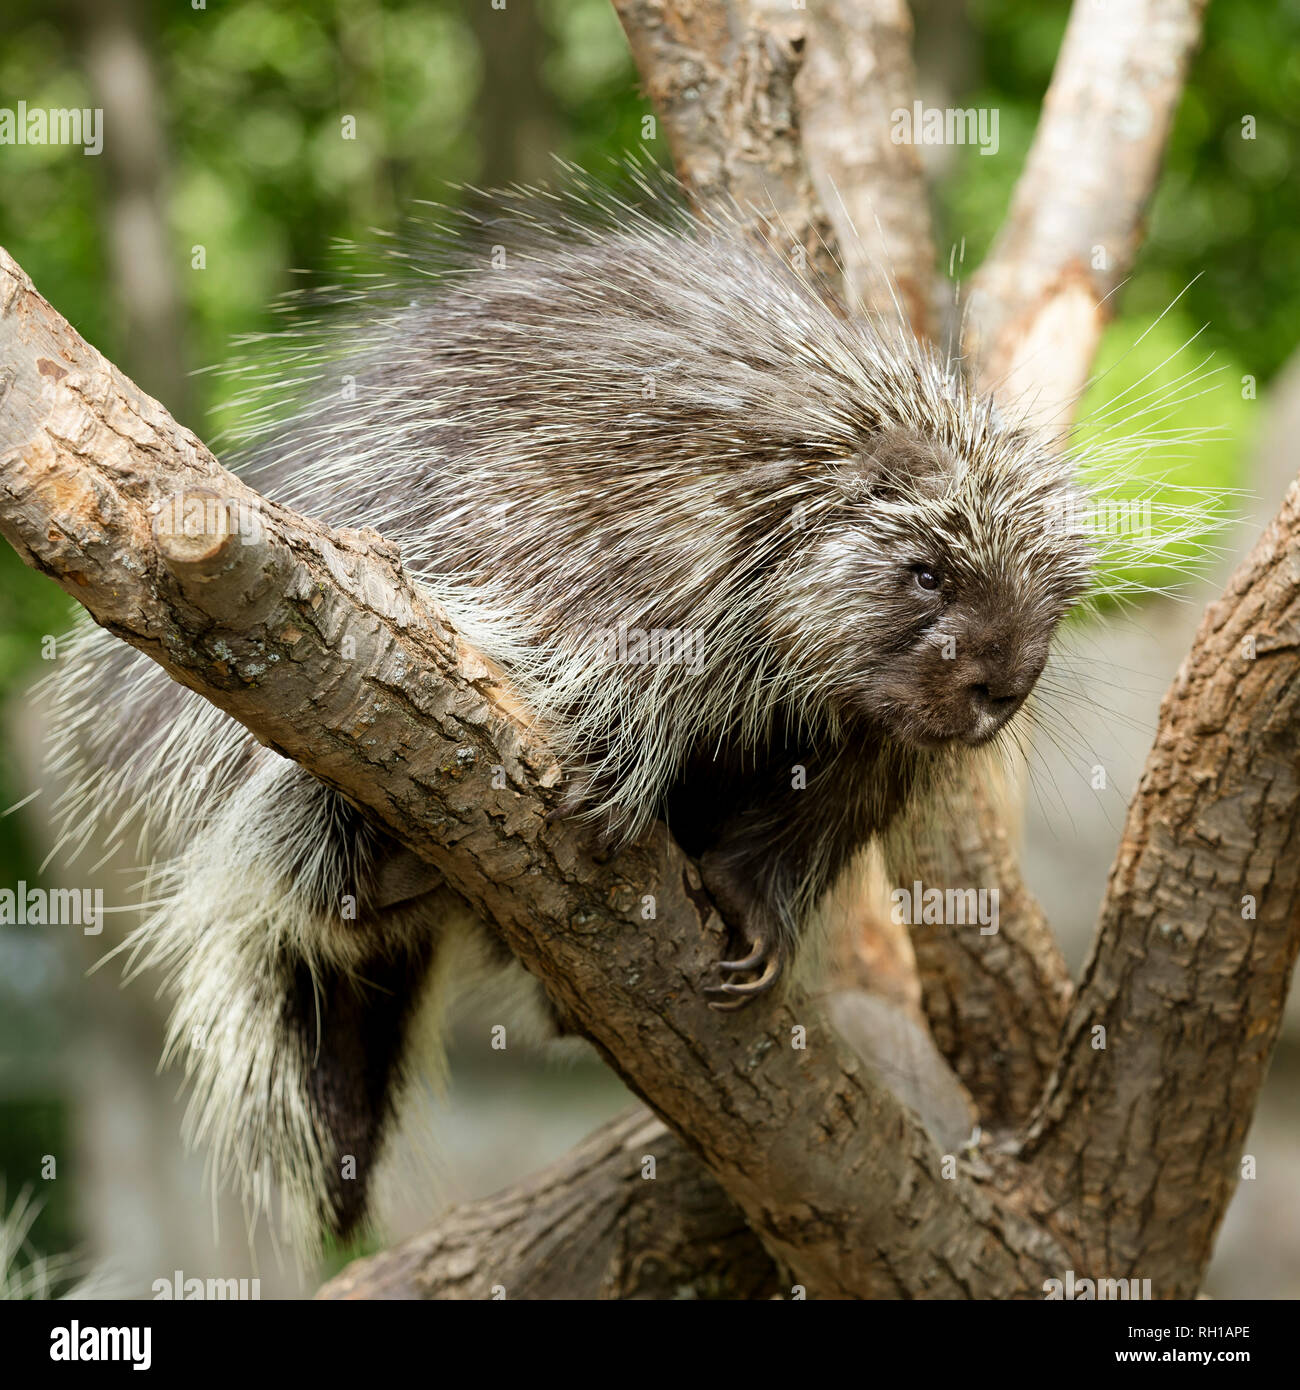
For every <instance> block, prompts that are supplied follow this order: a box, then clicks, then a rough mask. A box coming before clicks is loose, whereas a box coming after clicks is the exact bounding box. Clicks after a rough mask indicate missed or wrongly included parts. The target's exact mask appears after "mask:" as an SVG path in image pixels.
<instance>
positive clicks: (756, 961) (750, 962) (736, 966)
mask: <svg viewBox="0 0 1300 1390" xmlns="http://www.w3.org/2000/svg"><path fill="white" fill-rule="evenodd" d="M769 949H770V948H769V947H768V944H767V942H766V941H765V940H764V939H763V938H762V937H761V936H760V937H759V938H758V940H757V941H756V942H755V943H754V949H753V950H752V951H751V952H750V953H749V954H748V955H747V956H746V957H745V958H744V960H720V961H719V962H718V969H719V970H727V971H730V972H731V973H733V974H734V973H736V972H737V971H741V970H754V969H757V967H758V966H760V965H763V964H765V963H766V961H767V959H768V953H769Z"/></svg>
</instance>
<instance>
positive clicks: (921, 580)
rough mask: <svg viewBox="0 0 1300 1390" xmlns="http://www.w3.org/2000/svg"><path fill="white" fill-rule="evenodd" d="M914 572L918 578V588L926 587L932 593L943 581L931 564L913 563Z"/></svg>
mask: <svg viewBox="0 0 1300 1390" xmlns="http://www.w3.org/2000/svg"><path fill="white" fill-rule="evenodd" d="M912 574H913V576H914V577H915V579H916V585H917V588H919V589H925V590H926V591H927V592H931V593H932V592H933V591H934V590H935V589H937V588H938V587H939V585H940V583H941V582H942V581H941V580H940V578H939V575H938V573H937V571H935V570H932V569H931V568H930V566H929V565H913V566H912Z"/></svg>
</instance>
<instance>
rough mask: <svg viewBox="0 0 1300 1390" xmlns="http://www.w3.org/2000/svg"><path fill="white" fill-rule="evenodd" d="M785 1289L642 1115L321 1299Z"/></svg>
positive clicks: (677, 1151) (712, 1185)
mask: <svg viewBox="0 0 1300 1390" xmlns="http://www.w3.org/2000/svg"><path fill="white" fill-rule="evenodd" d="M647 1158H652V1159H653V1160H654V1168H653V1171H652V1172H651V1171H649V1170H648V1169H647V1166H646V1159H647ZM559 1270H563V1271H564V1277H563V1279H560V1278H558V1277H557V1271H559ZM780 1287H781V1285H780V1281H779V1279H778V1276H777V1271H776V1267H775V1266H774V1265H773V1263H772V1260H771V1257H770V1256H769V1255H768V1254H767V1252H766V1251H765V1250H764V1249H763V1247H762V1245H761V1244H760V1243H759V1241H758V1239H757V1238H756V1237H755V1235H754V1233H753V1232H752V1231H751V1230H750V1229H749V1227H748V1225H746V1223H745V1219H744V1217H743V1216H741V1214H740V1212H739V1211H738V1210H737V1209H736V1207H735V1206H734V1205H733V1204H732V1203H731V1202H730V1201H729V1200H728V1199H727V1195H726V1193H724V1192H723V1191H722V1189H721V1188H720V1187H719V1186H718V1185H717V1183H716V1182H715V1181H714V1180H713V1178H712V1177H710V1176H709V1174H708V1172H707V1170H706V1169H705V1168H704V1167H702V1166H701V1164H700V1163H699V1162H698V1161H697V1160H696V1158H695V1156H694V1155H693V1154H692V1153H691V1152H690V1151H689V1150H688V1149H687V1148H686V1146H685V1145H684V1144H682V1142H681V1141H680V1140H679V1139H677V1138H676V1136H674V1135H673V1134H671V1133H670V1132H669V1131H668V1130H666V1129H665V1128H664V1126H663V1125H662V1124H660V1122H659V1121H658V1120H656V1119H655V1118H654V1117H653V1116H652V1115H650V1114H648V1113H647V1112H646V1111H645V1110H640V1109H638V1110H635V1111H633V1112H632V1113H630V1114H628V1115H624V1116H620V1117H619V1118H618V1119H616V1120H612V1121H610V1123H609V1124H607V1125H604V1126H602V1128H600V1129H599V1130H597V1131H596V1133H595V1134H593V1135H591V1136H590V1137H589V1138H587V1139H585V1140H584V1141H583V1142H582V1143H581V1144H580V1145H578V1147H577V1148H576V1149H573V1150H572V1151H571V1152H570V1153H567V1154H566V1155H565V1156H564V1157H563V1158H562V1159H560V1160H559V1162H557V1163H553V1164H552V1165H551V1166H550V1167H549V1168H545V1169H543V1170H542V1171H541V1172H540V1173H536V1174H534V1175H533V1176H532V1177H530V1178H528V1179H527V1180H526V1181H524V1182H522V1183H520V1184H518V1186H516V1187H513V1188H511V1189H510V1190H509V1191H508V1192H504V1193H502V1194H500V1195H499V1196H496V1197H492V1198H489V1199H488V1200H486V1201H483V1202H474V1203H469V1204H467V1205H465V1206H460V1207H454V1208H452V1210H450V1211H448V1212H446V1213H445V1214H444V1215H443V1216H441V1217H440V1218H439V1220H438V1224H437V1226H436V1227H435V1228H434V1229H433V1230H431V1231H428V1232H425V1233H424V1234H422V1235H418V1236H416V1237H414V1238H413V1239H411V1240H408V1241H404V1242H403V1243H402V1244H401V1245H398V1246H395V1247H394V1248H393V1249H391V1250H385V1251H384V1252H383V1253H382V1254H379V1255H373V1256H371V1257H370V1258H369V1259H363V1260H357V1261H355V1262H354V1263H352V1264H350V1265H349V1266H348V1267H347V1268H346V1269H345V1270H344V1271H343V1272H342V1273H341V1274H339V1275H337V1276H336V1277H335V1278H334V1279H332V1280H330V1282H329V1283H328V1284H326V1285H325V1286H324V1287H323V1288H322V1289H321V1290H320V1292H319V1294H317V1297H318V1298H348V1299H358V1298H366V1299H369V1298H390V1299H391V1298H404V1299H412V1298H416V1299H435V1298H436V1299H442V1298H465V1299H467V1298H491V1297H492V1296H493V1290H494V1288H500V1289H503V1290H504V1291H505V1296H506V1297H507V1298H511V1299H521V1298H533V1299H553V1298H566V1299H575V1298H576V1299H610V1298H616V1299H627V1298H638V1299H645V1298H700V1299H755V1298H772V1297H774V1296H775V1295H776V1294H777V1293H778V1291H779V1289H780Z"/></svg>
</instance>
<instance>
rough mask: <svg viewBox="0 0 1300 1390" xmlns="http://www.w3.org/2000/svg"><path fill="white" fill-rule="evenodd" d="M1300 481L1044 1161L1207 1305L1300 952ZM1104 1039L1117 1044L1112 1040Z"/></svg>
mask: <svg viewBox="0 0 1300 1390" xmlns="http://www.w3.org/2000/svg"><path fill="white" fill-rule="evenodd" d="M1298 553H1300V482H1296V483H1293V484H1292V485H1291V488H1290V490H1289V492H1288V493H1287V496H1286V500H1285V501H1284V503H1283V505H1282V510H1281V512H1280V513H1279V515H1278V517H1277V518H1276V519H1275V520H1274V521H1273V522H1272V523H1271V524H1270V525H1269V527H1268V528H1267V530H1266V531H1265V532H1264V535H1263V536H1262V537H1261V539H1260V541H1259V544H1258V545H1257V546H1256V547H1255V550H1254V552H1253V553H1252V554H1251V555H1250V556H1249V558H1248V559H1246V560H1245V561H1244V562H1243V563H1242V565H1241V567H1240V568H1239V569H1238V570H1237V572H1236V574H1235V575H1234V576H1233V578H1232V580H1231V581H1230V582H1229V584H1228V587H1227V590H1226V591H1225V592H1224V595H1223V597H1222V598H1221V599H1219V600H1218V602H1216V603H1213V604H1211V605H1210V607H1209V608H1208V609H1206V612H1205V616H1204V618H1203V619H1202V622H1201V626H1200V629H1199V631H1198V632H1197V635H1196V640H1195V643H1194V644H1193V646H1192V650H1191V652H1190V653H1189V655H1188V656H1187V658H1186V660H1185V661H1184V662H1183V665H1182V668H1181V669H1180V671H1179V672H1178V675H1177V677H1176V678H1175V680H1174V683H1173V685H1172V687H1171V688H1170V690H1169V692H1168V694H1166V696H1165V699H1164V703H1163V705H1162V707H1161V711H1160V728H1159V732H1158V734H1157V736H1156V742H1155V746H1154V747H1153V749H1152V750H1151V755H1150V757H1149V758H1148V759H1147V764H1146V768H1145V770H1144V771H1143V774H1142V781H1141V784H1140V785H1139V787H1138V791H1137V795H1136V797H1135V798H1134V800H1133V804H1132V805H1131V807H1130V808H1129V814H1128V821H1127V824H1126V825H1125V828H1124V838H1123V839H1122V840H1121V842H1120V846H1119V851H1118V854H1117V855H1116V859H1115V864H1114V867H1113V868H1112V869H1111V876H1110V883H1109V886H1108V889H1107V893H1106V901H1105V904H1104V906H1103V909H1102V915H1101V923H1100V926H1099V928H1098V934H1097V939H1096V942H1095V943H1094V945H1093V950H1092V955H1091V958H1090V959H1089V961H1088V964H1087V967H1086V969H1085V971H1084V979H1083V983H1082V985H1081V987H1080V990H1079V997H1078V999H1077V1000H1076V1002H1075V1005H1074V1009H1073V1011H1072V1012H1071V1015H1070V1020H1069V1025H1068V1028H1067V1031H1066V1036H1065V1040H1064V1043H1063V1046H1062V1052H1061V1061H1060V1069H1059V1072H1058V1074H1057V1075H1056V1076H1055V1077H1054V1078H1053V1082H1052V1085H1051V1088H1050V1089H1049V1091H1048V1093H1047V1096H1046V1098H1045V1100H1044V1104H1043V1107H1042V1110H1041V1113H1040V1114H1039V1116H1038V1118H1037V1121H1036V1123H1035V1125H1034V1127H1033V1129H1032V1131H1031V1134H1030V1138H1029V1141H1028V1143H1027V1145H1026V1148H1025V1156H1026V1157H1027V1158H1028V1159H1030V1160H1031V1161H1032V1162H1033V1164H1034V1166H1035V1167H1036V1168H1038V1169H1039V1171H1040V1174H1041V1180H1042V1182H1043V1187H1044V1191H1045V1193H1046V1194H1047V1196H1048V1200H1049V1201H1061V1202H1069V1203H1071V1204H1074V1205H1076V1206H1077V1207H1078V1208H1079V1209H1081V1210H1084V1211H1086V1212H1088V1213H1089V1223H1088V1241H1087V1243H1088V1248H1089V1249H1090V1250H1091V1251H1092V1252H1093V1253H1094V1255H1096V1256H1097V1257H1100V1256H1101V1255H1102V1254H1104V1256H1105V1259H1106V1261H1107V1262H1108V1266H1109V1267H1114V1268H1116V1269H1117V1270H1118V1269H1131V1270H1135V1271H1141V1273H1142V1275H1143V1276H1144V1277H1146V1278H1150V1279H1151V1280H1152V1281H1153V1282H1154V1283H1157V1284H1158V1285H1160V1286H1161V1287H1164V1288H1167V1289H1168V1290H1169V1291H1170V1293H1171V1294H1172V1295H1174V1296H1177V1297H1183V1298H1187V1297H1190V1296H1192V1294H1194V1293H1195V1291H1196V1289H1197V1287H1198V1285H1199V1283H1200V1280H1201V1277H1202V1275H1203V1274H1204V1271H1205V1268H1206V1266H1207V1265H1208V1263H1209V1259H1210V1254H1211V1251H1212V1248H1213V1240H1214V1236H1215V1233H1216V1232H1217V1230H1218V1226H1219V1222H1220V1220H1221V1219H1222V1216H1223V1213H1224V1211H1225V1210H1226V1208H1227V1205H1228V1202H1229V1200H1230V1198H1231V1196H1232V1193H1233V1190H1234V1189H1235V1187H1236V1183H1237V1178H1238V1176H1239V1170H1238V1163H1239V1161H1240V1158H1241V1152H1242V1147H1243V1145H1244V1143H1245V1139H1246V1131H1247V1129H1248V1128H1249V1126H1250V1121H1251V1117H1252V1116H1253V1114H1254V1110H1255V1106H1256V1103H1257V1101H1258V1098H1259V1091H1260V1088H1261V1087H1262V1085H1263V1083H1264V1077H1265V1074H1266V1072H1267V1069H1268V1062H1269V1058H1270V1057H1271V1056H1272V1052H1273V1046H1274V1044H1275V1042H1276V1041H1277V1034H1278V1029H1279V1028H1280V1026H1281V1022H1282V1008H1283V1005H1284V1003H1285V1002H1286V994H1287V989H1288V987H1289V985H1290V981H1291V975H1292V970H1293V967H1294V965H1295V961H1296V955H1297V952H1298V951H1300V761H1298V760H1297V756H1296V749H1297V747H1300V566H1298V565H1297V563H1296V557H1297V554H1298ZM1099 1029H1104V1034H1103V1033H1101V1032H1099V1031H1098V1030H1099Z"/></svg>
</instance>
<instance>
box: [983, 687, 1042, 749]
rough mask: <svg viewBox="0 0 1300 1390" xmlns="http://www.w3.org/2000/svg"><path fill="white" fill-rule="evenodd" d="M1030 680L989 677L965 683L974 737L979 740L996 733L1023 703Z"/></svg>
mask: <svg viewBox="0 0 1300 1390" xmlns="http://www.w3.org/2000/svg"><path fill="white" fill-rule="evenodd" d="M1033 684H1034V683H1033V681H1032V680H1023V679H1012V678H1007V677H1003V678H998V677H992V678H988V679H985V680H983V681H979V682H977V683H975V684H973V685H971V686H969V687H968V688H967V694H968V695H969V696H970V702H971V707H972V713H973V715H974V716H975V727H974V729H973V730H972V731H971V732H972V734H973V736H974V738H975V739H976V740H977V741H980V742H982V741H983V740H984V739H986V738H991V737H992V736H993V735H994V734H995V733H997V731H998V730H999V729H1000V728H1001V727H1002V726H1003V725H1004V724H1005V723H1006V722H1007V720H1008V719H1010V718H1011V716H1012V715H1013V714H1015V712H1016V711H1017V710H1018V709H1019V708H1020V706H1021V705H1022V704H1023V703H1024V701H1025V696H1026V695H1028V694H1029V691H1030V689H1031V688H1032V687H1033Z"/></svg>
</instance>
